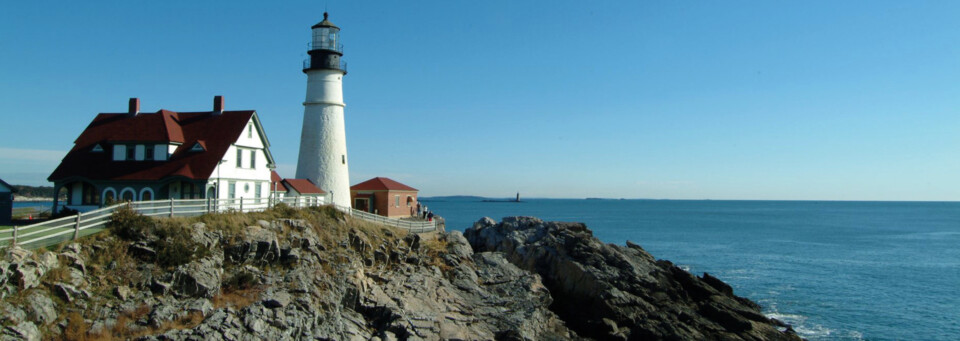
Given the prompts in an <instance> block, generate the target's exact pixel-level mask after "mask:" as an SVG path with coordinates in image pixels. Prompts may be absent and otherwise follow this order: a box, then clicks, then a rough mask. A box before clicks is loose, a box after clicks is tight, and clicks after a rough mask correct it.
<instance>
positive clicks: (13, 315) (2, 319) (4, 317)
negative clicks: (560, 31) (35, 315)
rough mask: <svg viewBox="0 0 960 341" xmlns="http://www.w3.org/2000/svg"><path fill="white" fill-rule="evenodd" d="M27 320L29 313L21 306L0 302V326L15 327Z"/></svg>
mask: <svg viewBox="0 0 960 341" xmlns="http://www.w3.org/2000/svg"><path fill="white" fill-rule="evenodd" d="M26 320H27V313H26V312H25V311H23V309H21V307H20V306H19V305H13V304H10V303H7V302H0V324H2V325H15V324H19V323H20V322H23V321H26Z"/></svg>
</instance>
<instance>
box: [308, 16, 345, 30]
mask: <svg viewBox="0 0 960 341" xmlns="http://www.w3.org/2000/svg"><path fill="white" fill-rule="evenodd" d="M329 16H330V15H329V14H328V13H327V12H323V21H321V22H318V23H317V24H316V25H313V26H311V27H310V28H320V27H333V28H336V29H337V30H340V28H339V27H337V25H334V24H333V23H332V22H330V19H328V17H329Z"/></svg>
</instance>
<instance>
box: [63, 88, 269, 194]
mask: <svg viewBox="0 0 960 341" xmlns="http://www.w3.org/2000/svg"><path fill="white" fill-rule="evenodd" d="M274 168H276V167H275V165H274V160H273V156H272V155H271V154H270V142H269V141H268V140H267V136H266V134H264V131H263V126H262V125H261V124H260V119H259V118H258V117H257V113H256V111H253V110H241V111H224V101H223V97H221V96H216V97H214V100H213V110H211V111H201V112H174V111H170V110H163V109H161V110H160V111H157V112H156V113H141V112H140V100H139V99H137V98H131V99H130V102H129V108H128V110H127V112H126V113H115V114H103V113H102V114H99V115H97V117H95V118H94V119H93V122H90V125H89V126H87V128H86V129H84V131H83V133H81V134H80V137H78V138H77V140H76V141H74V146H73V149H71V150H70V152H69V153H67V156H65V157H64V158H63V161H62V162H61V163H60V165H59V166H58V167H57V169H56V170H54V171H53V174H51V175H50V177H49V178H47V179H48V180H49V181H51V182H53V183H54V190H55V193H58V194H64V193H65V194H66V197H67V201H66V202H63V203H59V202H57V198H58V197H59V196H54V199H53V200H54V201H53V209H54V211H58V209H59V208H60V207H69V208H71V209H75V210H78V211H87V210H91V209H94V208H98V207H101V206H103V205H105V204H108V203H111V202H114V201H117V200H131V201H146V200H160V199H170V198H173V199H205V198H216V199H220V198H264V199H266V198H269V197H270V193H271V188H270V172H271V170H272V169H274Z"/></svg>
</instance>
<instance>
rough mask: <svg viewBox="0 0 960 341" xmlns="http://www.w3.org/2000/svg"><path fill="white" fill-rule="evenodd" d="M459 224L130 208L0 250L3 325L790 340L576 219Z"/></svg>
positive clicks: (741, 307) (279, 335)
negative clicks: (174, 213)
mask: <svg viewBox="0 0 960 341" xmlns="http://www.w3.org/2000/svg"><path fill="white" fill-rule="evenodd" d="M466 236H467V237H464V235H463V234H461V233H459V232H452V233H437V234H436V235H430V236H426V235H425V236H420V235H413V234H406V233H405V232H404V231H400V230H396V229H392V228H386V227H382V226H377V225H371V224H368V223H365V222H362V221H356V220H353V219H351V218H350V217H346V216H343V215H342V214H340V213H339V212H338V211H336V210H333V209H329V208H321V209H311V210H300V211H297V210H290V209H283V208H281V209H279V210H271V211H268V212H264V213H258V214H221V215H208V216H202V217H198V218H192V219H162V220H153V219H149V218H144V217H140V216H136V215H133V214H130V213H129V212H128V213H126V214H124V215H121V216H119V217H115V218H114V222H113V224H112V225H111V229H110V231H109V232H105V233H102V234H100V235H97V236H96V237H95V238H89V239H85V240H81V241H80V242H79V243H73V244H69V245H65V246H63V247H61V248H59V250H57V251H44V250H41V251H35V252H34V251H27V250H23V249H20V248H12V249H4V250H3V257H2V259H0V297H2V299H0V324H2V330H0V339H3V340H7V339H27V340H38V339H130V338H132V339H143V340H154V339H156V340H160V339H163V340H195V339H204V340H228V339H230V340H233V339H236V340H259V339H321V340H323V339H327V340H421V339H424V340H437V339H467V340H480V339H500V340H563V339H586V338H593V339H730V340H738V339H744V340H792V339H797V338H796V336H794V335H793V334H792V333H790V332H780V331H779V330H778V327H777V326H776V324H774V322H772V321H771V320H767V319H766V318H764V317H763V316H762V315H760V314H759V313H758V308H757V307H756V305H755V304H752V303H751V302H749V301H747V300H745V299H741V298H737V297H736V296H733V295H732V293H731V290H730V288H729V287H728V286H726V285H725V284H723V283H722V282H720V281H719V280H716V279H714V278H712V277H707V276H705V277H704V279H698V278H696V277H694V276H692V275H690V274H689V273H686V272H684V271H682V270H680V269H677V268H675V267H673V266H672V265H670V264H669V263H668V262H665V261H659V262H657V261H654V259H653V258H652V257H650V256H649V255H648V254H646V252H643V251H642V249H640V248H639V247H637V246H628V247H617V246H612V245H605V244H602V243H600V242H599V241H598V240H596V239H595V238H593V237H592V236H590V233H589V230H586V228H585V227H584V226H583V225H582V224H564V223H544V222H542V221H539V220H537V219H535V218H508V219H505V220H504V222H502V223H500V224H496V223H494V222H493V221H492V220H489V219H484V220H481V221H480V222H478V224H476V226H475V227H474V228H471V229H469V230H467V233H466ZM468 239H469V241H468ZM471 244H472V245H473V247H471ZM781 329H783V328H781Z"/></svg>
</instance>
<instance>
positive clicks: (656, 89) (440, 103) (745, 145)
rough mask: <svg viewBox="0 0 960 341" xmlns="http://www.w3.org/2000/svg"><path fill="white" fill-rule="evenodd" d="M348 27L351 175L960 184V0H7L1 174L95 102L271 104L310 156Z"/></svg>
mask: <svg viewBox="0 0 960 341" xmlns="http://www.w3.org/2000/svg"><path fill="white" fill-rule="evenodd" d="M325 6H326V8H327V9H329V11H330V13H331V16H330V19H331V20H332V21H333V22H334V23H336V24H337V25H339V26H340V27H341V28H342V29H343V31H342V39H343V43H344V46H345V57H344V59H345V60H346V61H347V62H348V65H349V74H348V75H347V76H346V77H345V78H344V96H345V101H346V102H347V107H346V110H345V112H346V121H347V138H348V150H349V153H350V160H351V165H350V170H351V181H352V182H353V183H357V182H360V181H363V180H366V179H368V178H370V177H374V176H387V177H391V178H393V179H395V180H398V181H401V182H404V183H407V184H409V185H411V186H413V187H417V188H419V189H420V190H421V194H422V195H453V194H476V195H485V196H500V197H506V196H510V195H512V194H514V193H515V192H518V191H519V192H521V193H522V194H523V195H524V196H528V197H616V198H620V197H624V198H670V199H801V200H958V199H960V180H958V179H960V115H958V114H960V21H958V20H956V14H957V13H960V2H955V1H923V2H916V1H910V2H905V1H842V2H837V1H805V2H790V3H788V2H770V1H752V2H747V1H743V2H717V1H713V2H691V1H623V2H612V1H609V2H608V1H604V2H584V1H537V2H517V1H483V2H479V1H478V2H465V1H435V2H414V3H410V2H384V3H374V2H346V1H330V2H328V3H326V4H324V3H323V2H317V1H309V2H308V1H298V2H294V1H289V2H288V1H284V2H277V3H272V2H271V3H268V2H260V1H230V2H198V1H155V2H141V1H98V2H63V3H48V2H39V1H23V2H12V3H7V4H5V5H4V11H2V13H0V51H2V52H0V65H2V66H0V109H2V110H3V112H4V114H3V115H2V117H3V118H4V124H3V125H0V136H2V138H0V178H3V179H4V180H7V181H8V182H11V183H20V184H32V185H40V184H46V182H45V178H46V176H47V175H49V173H50V172H51V171H52V170H53V168H54V167H55V166H56V164H57V163H58V162H59V160H60V158H61V157H62V155H63V154H64V153H65V152H66V151H67V150H69V148H71V146H72V143H73V140H74V139H75V138H76V137H77V135H78V134H79V133H80V132H81V131H82V130H83V128H84V127H85V126H86V125H87V124H88V123H89V122H90V120H91V119H92V118H93V117H94V116H95V115H96V114H97V113H99V112H122V111H125V110H126V101H127V99H128V98H130V97H139V98H140V99H141V103H142V104H141V106H142V110H143V111H148V112H153V111H156V110H158V109H160V108H164V109H169V110H175V111H199V110H209V107H210V106H211V102H212V97H213V96H214V95H223V96H225V98H226V107H227V109H228V110H229V109H237V110H239V109H255V110H257V112H258V113H259V115H260V117H261V120H262V122H263V124H264V126H265V128H266V130H267V134H268V136H269V138H270V141H271V143H272V148H271V150H272V152H273V155H274V156H275V158H276V159H277V162H278V163H279V164H280V167H279V171H280V172H281V174H282V175H284V176H292V175H293V173H294V169H295V165H296V158H297V149H298V148H299V133H300V124H301V120H302V112H303V111H302V110H303V108H302V105H301V103H302V101H303V97H304V92H305V85H306V76H305V75H304V74H303V73H302V72H301V70H300V66H301V65H300V63H301V60H302V59H303V58H304V57H306V44H307V42H308V41H309V38H310V31H309V27H310V26H311V25H313V24H314V23H316V22H318V21H319V20H320V19H321V18H322V12H323V10H324V7H325Z"/></svg>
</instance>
